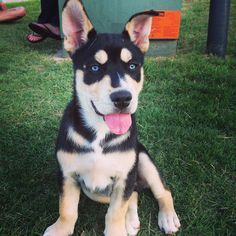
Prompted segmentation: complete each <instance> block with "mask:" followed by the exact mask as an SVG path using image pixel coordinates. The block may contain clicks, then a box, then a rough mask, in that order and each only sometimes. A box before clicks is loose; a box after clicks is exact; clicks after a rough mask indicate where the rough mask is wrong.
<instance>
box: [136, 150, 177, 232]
mask: <svg viewBox="0 0 236 236" xmlns="http://www.w3.org/2000/svg"><path fill="white" fill-rule="evenodd" d="M138 174H139V176H140V177H141V179H143V180H144V181H145V182H146V183H147V184H148V186H149V187H150V189H151V191H152V193H153V195H154V197H155V198H156V200H157V201H158V204H159V214H158V225H159V227H160V229H161V230H163V231H164V232H165V233H166V234H172V233H174V232H177V231H178V228H179V227H180V222H179V219H178V216H177V214H176V213H175V209H174V204H173V198H172V196H171V193H170V191H169V190H167V189H166V188H165V187H164V185H163V183H162V181H161V178H160V175H159V173H158V170H157V169H156V167H155V165H154V164H153V163H152V161H151V160H150V158H149V156H148V154H147V153H146V152H144V151H142V152H140V154H139V165H138Z"/></svg>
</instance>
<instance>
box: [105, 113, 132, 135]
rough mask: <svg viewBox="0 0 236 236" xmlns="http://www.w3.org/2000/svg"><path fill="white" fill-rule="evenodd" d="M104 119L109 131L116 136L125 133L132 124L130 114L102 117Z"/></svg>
mask: <svg viewBox="0 0 236 236" xmlns="http://www.w3.org/2000/svg"><path fill="white" fill-rule="evenodd" d="M104 118H105V122H106V124H107V126H108V127H109V129H110V131H111V132H112V133H114V134H117V135H121V134H124V133H126V132H127V131H128V130H129V128H130V126H131V124H132V120H131V115H130V114H120V113H117V114H110V115H106V116H104Z"/></svg>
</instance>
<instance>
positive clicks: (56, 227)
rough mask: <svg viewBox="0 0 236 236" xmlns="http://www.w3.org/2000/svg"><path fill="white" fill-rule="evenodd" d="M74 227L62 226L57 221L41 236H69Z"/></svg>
mask: <svg viewBox="0 0 236 236" xmlns="http://www.w3.org/2000/svg"><path fill="white" fill-rule="evenodd" d="M73 231H74V227H71V226H69V225H66V224H63V223H61V222H60V220H57V221H56V222H55V223H54V224H53V225H51V226H49V227H48V228H47V229H46V230H45V232H44V234H43V236H69V235H72V234H73Z"/></svg>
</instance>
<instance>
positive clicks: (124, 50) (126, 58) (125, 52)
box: [120, 48, 132, 63]
mask: <svg viewBox="0 0 236 236" xmlns="http://www.w3.org/2000/svg"><path fill="white" fill-rule="evenodd" d="M120 58H121V60H122V61H124V62H125V63H127V62H129V61H130V60H131V59H132V53H131V52H130V51H129V50H128V49H127V48H122V50H121V53H120Z"/></svg>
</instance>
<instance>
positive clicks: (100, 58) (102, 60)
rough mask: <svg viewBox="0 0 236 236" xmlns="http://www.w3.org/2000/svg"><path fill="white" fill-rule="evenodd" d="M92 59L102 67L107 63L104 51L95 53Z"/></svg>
mask: <svg viewBox="0 0 236 236" xmlns="http://www.w3.org/2000/svg"><path fill="white" fill-rule="evenodd" d="M94 58H95V60H96V61H97V62H98V63H100V64H102V65H103V64H105V63H106V62H107V61H108V55H107V53H106V52H105V51H104V50H99V51H97V52H96V54H95V56H94Z"/></svg>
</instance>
